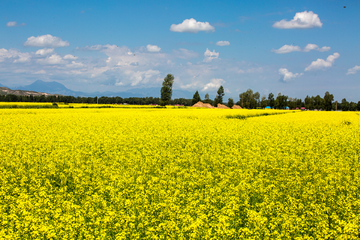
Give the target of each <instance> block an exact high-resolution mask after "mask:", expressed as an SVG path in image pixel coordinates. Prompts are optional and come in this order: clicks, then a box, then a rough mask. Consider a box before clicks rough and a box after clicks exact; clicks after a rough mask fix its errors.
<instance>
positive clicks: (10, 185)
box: [0, 108, 360, 239]
mask: <svg viewBox="0 0 360 240" xmlns="http://www.w3.org/2000/svg"><path fill="white" fill-rule="evenodd" d="M284 112H286V114H277V115H261V114H263V113H269V114H271V113H284ZM228 115H234V116H235V115H236V116H238V117H234V118H231V117H228ZM248 115H258V116H256V117H251V118H246V117H239V116H248ZM359 135H360V115H359V113H358V112H299V111H296V112H295V111H294V112H292V111H264V110H222V109H191V108H186V109H185V108H184V109H131V108H101V109H90V108H89V109H82V108H74V109H69V108H58V109H0V136H1V141H0V172H1V174H0V238H1V239H144V238H147V239H150V238H152V239H165V238H166V239H200V238H201V239H239V238H240V239H241V238H245V239H270V238H271V239H275V238H278V239H334V238H342V239H358V238H359V237H360V189H359V188H360V163H359V155H360V143H359V140H360V136H359Z"/></svg>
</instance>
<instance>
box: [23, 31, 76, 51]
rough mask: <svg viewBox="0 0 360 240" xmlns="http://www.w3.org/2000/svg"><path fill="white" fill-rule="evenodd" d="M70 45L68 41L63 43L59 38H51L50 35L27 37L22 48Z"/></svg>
mask: <svg viewBox="0 0 360 240" xmlns="http://www.w3.org/2000/svg"><path fill="white" fill-rule="evenodd" d="M69 45H70V43H69V42H68V41H63V40H61V38H59V37H55V36H51V35H50V34H46V35H42V36H37V37H34V36H32V37H29V38H28V39H27V40H26V42H25V43H24V46H26V47H53V48H57V47H67V46H69Z"/></svg>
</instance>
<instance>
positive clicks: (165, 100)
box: [160, 74, 174, 106]
mask: <svg viewBox="0 0 360 240" xmlns="http://www.w3.org/2000/svg"><path fill="white" fill-rule="evenodd" d="M173 83H174V76H173V75H172V74H168V75H167V76H166V77H165V78H164V81H163V83H162V88H161V99H160V105H161V106H165V105H167V104H169V102H170V100H171V96H172V85H173Z"/></svg>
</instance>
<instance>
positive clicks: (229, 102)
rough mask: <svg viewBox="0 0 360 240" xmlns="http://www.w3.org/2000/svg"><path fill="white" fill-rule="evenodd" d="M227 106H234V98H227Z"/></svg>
mask: <svg viewBox="0 0 360 240" xmlns="http://www.w3.org/2000/svg"><path fill="white" fill-rule="evenodd" d="M227 106H228V107H229V108H232V107H233V106H234V100H233V99H232V98H229V100H228V103H227Z"/></svg>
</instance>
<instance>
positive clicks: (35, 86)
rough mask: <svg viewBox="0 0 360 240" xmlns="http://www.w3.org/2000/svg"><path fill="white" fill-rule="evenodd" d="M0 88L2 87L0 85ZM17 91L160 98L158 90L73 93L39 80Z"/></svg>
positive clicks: (176, 93) (177, 93) (180, 94)
mask: <svg viewBox="0 0 360 240" xmlns="http://www.w3.org/2000/svg"><path fill="white" fill-rule="evenodd" d="M0 86H2V85H1V84H0ZM17 90H26V91H35V92H42V93H48V94H60V95H66V96H74V97H95V96H97V95H98V96H99V97H101V96H106V97H116V96H119V97H122V98H129V97H160V88H134V89H130V90H127V91H124V92H109V91H107V92H92V93H87V92H80V91H73V90H71V89H68V88H66V87H65V86H64V85H62V84H61V83H58V82H55V81H54V82H44V81H41V80H37V81H35V82H33V83H32V84H30V85H27V86H22V87H18V88H17ZM193 94H194V93H192V92H189V91H185V90H173V95H172V98H173V99H175V98H186V99H192V97H193Z"/></svg>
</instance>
